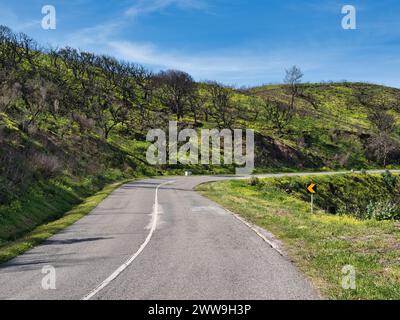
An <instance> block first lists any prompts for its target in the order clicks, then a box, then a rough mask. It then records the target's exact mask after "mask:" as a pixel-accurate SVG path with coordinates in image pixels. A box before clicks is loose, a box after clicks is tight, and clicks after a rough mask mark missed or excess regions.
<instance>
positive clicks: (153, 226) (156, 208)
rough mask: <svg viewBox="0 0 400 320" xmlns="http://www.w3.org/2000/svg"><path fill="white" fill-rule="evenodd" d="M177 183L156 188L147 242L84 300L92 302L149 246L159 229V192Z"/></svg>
mask: <svg viewBox="0 0 400 320" xmlns="http://www.w3.org/2000/svg"><path fill="white" fill-rule="evenodd" d="M174 182H175V181H167V182H164V183H161V184H160V185H159V186H158V187H157V188H156V194H155V199H154V206H153V214H152V221H151V229H150V232H149V234H148V235H147V238H146V240H145V241H144V242H143V244H142V245H141V246H140V248H139V250H138V251H136V253H135V254H134V255H133V256H132V257H131V258H129V259H128V260H127V261H126V262H125V263H124V264H123V265H121V266H120V267H119V268H118V269H117V270H115V271H114V273H113V274H112V275H110V276H109V277H108V278H107V279H106V280H104V281H103V282H102V283H101V284H100V285H99V286H98V287H97V288H96V289H94V290H93V291H92V292H90V293H89V294H88V295H86V296H85V297H83V298H82V300H90V299H91V298H93V297H94V296H95V295H96V294H98V293H99V292H100V291H101V290H103V289H104V288H105V287H107V286H108V285H109V284H110V283H111V282H112V281H113V280H115V279H116V278H117V277H118V276H119V275H120V274H121V273H122V272H123V271H124V270H125V269H126V268H127V267H128V266H129V265H130V264H131V263H132V262H133V261H134V260H135V259H136V258H137V257H138V256H139V255H140V254H141V253H142V251H143V250H144V248H146V246H147V245H148V244H149V242H150V240H151V237H152V236H153V233H154V231H155V230H156V227H157V220H158V214H159V205H158V190H159V189H160V187H162V186H164V185H167V184H171V183H174Z"/></svg>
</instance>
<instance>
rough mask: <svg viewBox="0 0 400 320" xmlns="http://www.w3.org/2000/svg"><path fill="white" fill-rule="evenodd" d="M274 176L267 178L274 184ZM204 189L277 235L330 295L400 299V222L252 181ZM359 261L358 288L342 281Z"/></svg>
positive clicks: (227, 205)
mask: <svg viewBox="0 0 400 320" xmlns="http://www.w3.org/2000/svg"><path fill="white" fill-rule="evenodd" d="M268 181H271V182H272V179H264V180H263V182H264V183H265V184H267V185H268ZM198 191H199V192H200V193H201V194H203V195H204V196H207V197H209V198H210V199H212V200H214V201H215V202H217V203H219V204H221V205H222V206H224V207H226V208H228V209H229V210H231V211H233V212H235V213H237V214H239V215H241V216H242V217H244V218H245V219H246V220H248V221H250V222H251V223H254V224H256V225H259V226H261V227H263V228H265V229H267V230H268V231H270V232H272V233H273V234H274V235H275V236H277V237H278V238H279V239H280V240H281V241H282V242H283V243H284V246H285V251H286V252H287V254H288V256H289V257H290V258H291V260H292V261H293V262H294V263H295V264H296V265H297V266H298V267H299V269H300V270H302V271H303V272H304V273H305V274H306V275H307V276H309V277H310V278H311V279H312V281H313V283H314V285H315V286H316V287H317V288H318V289H319V290H320V292H321V293H322V295H324V296H325V297H327V298H330V299H399V298H400V245H399V243H400V224H399V223H396V222H392V221H374V220H364V221H361V220H357V219H355V218H352V217H348V216H334V215H329V214H326V213H325V212H324V211H318V212H316V214H314V215H311V214H310V207H309V203H307V202H304V201H302V200H301V199H299V198H296V197H294V196H292V195H289V194H287V193H286V192H285V191H284V190H280V189H277V188H274V187H271V188H264V189H263V190H261V191H260V190H257V188H255V187H253V186H251V185H250V184H249V182H248V181H224V182H214V183H209V184H203V185H200V186H199V187H198ZM346 265H352V266H354V268H355V270H356V285H357V288H356V290H344V289H343V288H342V286H341V283H342V279H343V273H342V268H343V267H344V266H346Z"/></svg>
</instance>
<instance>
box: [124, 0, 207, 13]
mask: <svg viewBox="0 0 400 320" xmlns="http://www.w3.org/2000/svg"><path fill="white" fill-rule="evenodd" d="M172 6H174V7H177V8H180V9H197V10H199V9H203V8H205V6H206V4H205V2H204V1H202V0H138V1H136V4H135V5H133V6H131V7H130V8H128V9H127V10H126V11H125V14H126V15H127V16H139V15H143V14H149V13H153V12H157V11H160V10H164V9H166V8H168V7H172Z"/></svg>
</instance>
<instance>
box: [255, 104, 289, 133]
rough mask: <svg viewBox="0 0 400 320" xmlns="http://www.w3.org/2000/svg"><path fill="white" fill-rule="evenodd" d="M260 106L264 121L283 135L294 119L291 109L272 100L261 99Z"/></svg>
mask: <svg viewBox="0 0 400 320" xmlns="http://www.w3.org/2000/svg"><path fill="white" fill-rule="evenodd" d="M260 104H261V108H262V110H263V115H262V117H263V119H264V121H265V122H266V123H270V124H271V125H272V126H273V128H275V129H277V130H278V133H279V134H280V135H282V134H283V133H284V129H285V128H286V127H287V125H288V124H289V123H290V121H291V119H292V117H293V110H292V109H291V107H290V106H289V105H288V104H286V103H284V102H281V101H277V100H272V99H261V101H260Z"/></svg>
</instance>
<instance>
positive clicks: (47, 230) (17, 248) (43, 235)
mask: <svg viewBox="0 0 400 320" xmlns="http://www.w3.org/2000/svg"><path fill="white" fill-rule="evenodd" d="M128 181H129V180H125V181H120V182H117V183H113V184H110V185H107V186H106V187H104V188H103V189H102V190H101V191H99V192H97V193H96V194H94V195H93V196H90V197H88V198H86V199H85V200H84V201H83V202H82V203H81V204H79V205H77V206H76V207H74V208H73V209H72V210H70V211H68V212H66V213H65V214H64V215H63V216H62V217H61V218H60V219H57V220H55V221H52V222H49V223H47V224H43V225H40V226H38V227H36V228H35V229H34V230H32V231H31V232H29V233H28V234H26V235H24V236H22V237H21V238H19V239H17V240H15V241H10V242H7V243H5V244H3V245H1V246H0V263H4V262H6V261H9V260H11V259H12V258H15V257H16V256H18V255H20V254H22V253H24V252H26V251H28V250H29V249H31V248H33V247H35V246H37V245H38V244H40V243H41V242H43V241H44V240H46V239H48V238H49V237H51V236H52V235H54V234H56V233H57V232H59V231H61V230H62V229H64V228H66V227H68V226H70V225H72V224H73V223H75V222H76V221H78V220H79V219H81V218H82V217H83V216H85V215H86V214H88V213H90V212H91V211H92V210H93V209H94V208H96V207H97V205H98V204H99V203H100V202H101V201H103V200H104V199H105V198H106V197H107V196H109V195H110V194H111V193H112V192H113V191H114V190H115V189H117V188H118V187H120V186H121V185H122V184H124V183H126V182H128Z"/></svg>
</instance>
